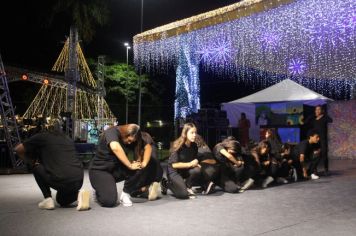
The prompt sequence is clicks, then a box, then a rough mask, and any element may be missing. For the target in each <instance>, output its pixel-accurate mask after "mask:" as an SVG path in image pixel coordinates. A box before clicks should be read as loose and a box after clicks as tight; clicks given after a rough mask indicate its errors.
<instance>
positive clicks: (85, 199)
mask: <svg viewBox="0 0 356 236" xmlns="http://www.w3.org/2000/svg"><path fill="white" fill-rule="evenodd" d="M89 204H90V192H89V191H88V190H85V189H82V190H80V191H79V193H78V206H77V210H78V211H86V210H89V208H90V206H89Z"/></svg>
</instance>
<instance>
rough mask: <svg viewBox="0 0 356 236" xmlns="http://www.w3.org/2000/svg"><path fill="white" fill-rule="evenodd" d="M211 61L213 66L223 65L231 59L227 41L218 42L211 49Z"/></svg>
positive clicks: (229, 45) (229, 44)
mask: <svg viewBox="0 0 356 236" xmlns="http://www.w3.org/2000/svg"><path fill="white" fill-rule="evenodd" d="M211 51H212V56H211V60H212V61H213V62H214V63H215V64H225V63H226V62H227V61H228V60H231V59H232V56H231V52H232V50H231V43H230V42H228V41H227V40H222V41H218V42H217V43H215V44H214V46H213V47H212V48H211Z"/></svg>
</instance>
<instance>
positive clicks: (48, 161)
mask: <svg viewBox="0 0 356 236" xmlns="http://www.w3.org/2000/svg"><path fill="white" fill-rule="evenodd" d="M23 144H24V147H25V150H26V156H28V157H30V158H36V159H38V160H39V162H40V163H41V164H42V165H43V166H44V168H45V169H46V171H47V172H48V174H49V175H50V176H51V178H52V179H53V180H54V181H58V182H61V183H69V182H73V181H78V180H82V179H83V175H84V172H83V167H82V163H81V162H80V161H79V159H78V158H77V157H76V151H75V146H74V142H73V140H72V139H70V138H69V137H67V136H65V135H64V134H54V133H50V132H43V133H39V134H36V135H34V136H32V137H31V138H30V139H28V140H26V141H25V142H24V143H23Z"/></svg>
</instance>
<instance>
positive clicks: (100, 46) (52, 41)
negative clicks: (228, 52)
mask: <svg viewBox="0 0 356 236" xmlns="http://www.w3.org/2000/svg"><path fill="white" fill-rule="evenodd" d="M53 1H54V0H49V1H26V0H12V1H6V3H2V4H1V14H0V19H1V27H2V29H1V37H0V53H1V55H2V58H3V60H4V63H5V65H13V66H17V67H23V68H27V69H32V70H35V71H41V72H50V68H51V67H52V65H53V64H54V62H55V60H56V58H57V56H58V55H59V52H60V51H61V49H62V47H63V42H64V41H65V39H66V36H68V35H69V27H70V22H68V19H65V18H64V17H62V16H61V15H59V16H57V18H55V20H54V22H53V25H52V27H50V28H48V27H46V26H45V25H46V22H47V19H48V17H49V15H50V13H51V5H52V4H53ZM235 2H238V1H236V0H235V1H234V0H144V20H143V30H144V31H145V30H149V29H152V28H155V27H158V26H161V25H164V24H167V23H171V22H173V21H176V20H180V19H184V18H186V17H190V16H193V15H196V14H200V13H204V12H206V11H209V10H214V9H216V8H219V7H223V6H226V5H229V4H232V3H235ZM109 9H110V11H111V12H110V13H111V15H110V19H109V22H108V24H107V25H105V26H103V27H97V32H96V35H95V36H94V38H93V40H92V41H91V42H89V43H82V48H83V50H84V54H85V56H86V57H87V58H88V57H91V58H97V56H98V55H106V56H108V57H110V58H112V59H115V60H119V61H122V62H125V60H126V49H125V47H124V46H123V43H124V42H125V41H129V42H130V43H132V38H133V36H134V35H136V34H138V33H140V12H141V0H111V1H109ZM130 61H131V63H132V54H131V55H130ZM155 76H156V75H153V77H155ZM161 77H162V76H161ZM163 77H164V79H163V81H165V82H164V84H165V85H166V87H167V97H168V101H167V103H170V104H169V105H171V106H172V107H173V99H174V86H175V75H174V72H173V73H172V74H169V75H163ZM161 79H162V78H161ZM201 86H202V87H201V91H202V92H201V101H202V106H203V107H204V106H205V107H206V106H216V105H218V104H219V103H221V102H226V101H229V100H233V99H237V98H239V97H242V96H245V95H248V93H250V92H249V91H248V90H246V88H245V86H244V85H243V84H237V83H233V82H231V81H229V80H220V79H215V78H214V75H209V74H206V73H201ZM212 95H214V96H212ZM213 98H214V99H213ZM17 100H18V99H17ZM15 102H16V101H15ZM19 102H21V101H19Z"/></svg>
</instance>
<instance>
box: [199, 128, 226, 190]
mask: <svg viewBox="0 0 356 236" xmlns="http://www.w3.org/2000/svg"><path fill="white" fill-rule="evenodd" d="M195 143H196V144H197V146H198V161H199V165H200V166H201V170H202V175H203V180H204V181H203V182H204V183H203V185H204V184H205V186H203V189H204V191H203V194H209V193H212V192H214V190H215V183H216V181H217V178H218V175H219V171H220V168H219V165H218V163H217V161H216V160H215V158H214V155H213V153H212V152H211V150H210V148H209V146H208V144H206V142H205V141H204V139H203V137H201V136H200V135H198V134H197V135H196V138H195Z"/></svg>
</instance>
